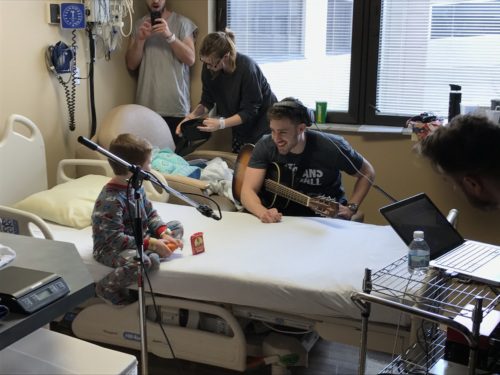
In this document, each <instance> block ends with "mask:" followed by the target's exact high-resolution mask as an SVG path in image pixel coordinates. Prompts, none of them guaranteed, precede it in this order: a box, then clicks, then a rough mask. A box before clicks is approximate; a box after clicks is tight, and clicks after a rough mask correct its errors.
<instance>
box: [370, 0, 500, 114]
mask: <svg viewBox="0 0 500 375" xmlns="http://www.w3.org/2000/svg"><path fill="white" fill-rule="evenodd" d="M381 1H382V13H381V20H380V36H379V38H380V40H379V43H380V44H379V46H380V47H379V53H378V74H377V92H376V97H377V104H376V106H377V108H378V110H380V111H381V113H382V114H388V115H399V116H411V115H415V114H418V113H421V112H424V111H432V112H434V113H436V114H437V115H440V116H443V117H446V116H447V114H448V96H449V91H450V88H449V84H458V85H460V86H462V103H467V104H474V105H481V106H489V104H490V100H491V99H493V98H497V97H500V0H482V1H481V0H479V1H478V0H461V1H458V0H419V1H415V0H381Z"/></svg>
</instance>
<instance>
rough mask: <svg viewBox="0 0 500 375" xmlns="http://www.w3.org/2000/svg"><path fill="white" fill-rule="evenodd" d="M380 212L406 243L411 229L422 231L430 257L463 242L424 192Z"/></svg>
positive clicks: (408, 241)
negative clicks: (429, 250)
mask: <svg viewBox="0 0 500 375" xmlns="http://www.w3.org/2000/svg"><path fill="white" fill-rule="evenodd" d="M380 213H381V214H382V215H384V217H385V218H386V219H387V221H388V222H389V224H390V225H391V226H392V228H393V229H394V230H395V231H396V233H397V234H398V235H399V237H401V239H402V240H403V241H404V243H406V244H407V245H409V244H410V242H411V241H412V239H413V232H414V231H416V230H422V231H424V234H425V241H426V242H427V244H428V245H429V247H430V249H431V260H432V259H436V258H438V257H439V256H441V255H443V254H444V253H446V252H448V251H450V250H452V249H454V248H456V247H457V246H459V245H461V244H462V243H463V242H464V239H463V238H462V236H461V235H460V234H459V233H458V232H457V231H456V229H455V228H454V227H453V225H451V224H450V223H449V222H448V220H446V217H445V216H444V215H443V214H442V213H441V212H440V211H439V209H438V208H437V207H436V205H434V203H433V202H432V201H431V200H430V199H429V197H428V196H427V195H425V194H424V193H420V194H418V195H415V196H413V197H410V198H407V199H403V200H401V201H398V202H396V203H393V204H390V205H388V206H385V207H382V208H381V209H380Z"/></svg>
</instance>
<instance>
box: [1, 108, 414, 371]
mask: <svg viewBox="0 0 500 375" xmlns="http://www.w3.org/2000/svg"><path fill="white" fill-rule="evenodd" d="M14 125H15V126H14ZM17 128H23V129H24V130H23V131H22V132H20V131H19V129H17ZM26 132H27V133H30V134H29V135H28V136H26V135H24V133H26ZM13 144H14V145H15V146H12V145H13ZM44 152H45V151H44V144H43V139H42V137H41V134H40V132H39V130H38V129H37V128H36V126H35V124H33V123H32V122H31V121H29V120H28V119H26V118H24V117H22V116H18V115H13V116H11V117H10V118H9V120H8V122H7V124H6V127H5V129H4V132H3V136H2V138H1V139H0V162H1V172H2V176H6V174H5V171H9V176H11V180H10V181H9V183H2V191H1V194H0V199H1V201H0V204H2V205H12V204H13V203H14V202H17V201H19V200H22V199H23V198H25V197H28V196H29V197H32V196H33V194H32V193H37V192H38V193H42V196H41V197H39V198H38V199H39V200H42V201H44V200H46V198H45V197H44V195H43V194H45V192H46V189H47V186H46V184H47V183H46V175H45V173H46V171H45V155H44ZM80 162H82V161H80ZM62 164H64V163H62ZM28 166H29V168H28ZM40 169H43V173H40ZM13 170H16V173H13V172H12V171H13ZM20 171H30V172H28V173H26V172H23V173H20ZM31 171H37V173H31ZM59 173H60V174H62V172H61V170H60V171H59ZM17 176H19V180H20V181H22V184H23V185H24V186H23V189H20V188H18V187H19V184H17V183H16V182H15V180H16V178H17ZM100 177H101V178H104V177H103V176H100ZM65 179H66V180H67V178H62V177H61V178H60V181H63V180H65ZM102 181H104V182H102ZM71 182H72V181H69V183H71ZM103 183H105V180H100V186H102V184H103ZM64 185H65V184H64V183H63V184H61V185H58V187H60V186H64ZM30 188H31V189H30ZM35 188H36V189H35ZM97 189H98V190H100V189H99V186H98V187H97ZM49 191H50V190H49ZM72 193H73V194H72V195H75V196H77V195H78V191H77V190H76V188H73V190H72ZM35 195H36V194H35ZM56 195H58V196H59V195H61V196H64V195H63V194H61V193H58V194H56ZM52 198H53V197H52ZM52 198H51V199H52ZM70 204H71V203H70V202H65V203H61V204H60V205H59V206H60V207H59V208H61V207H62V209H63V210H64V208H65V207H66V206H68V205H70ZM154 205H155V207H156V209H157V210H158V212H159V213H160V215H161V216H162V217H163V218H164V219H165V220H173V219H176V220H180V221H181V222H182V223H183V224H184V227H185V237H184V243H185V246H184V250H183V251H176V252H175V253H174V254H173V255H172V256H171V257H170V258H169V259H168V260H166V261H164V262H163V263H162V264H161V267H160V270H159V271H158V272H154V273H151V274H150V275H149V278H150V280H151V284H152V288H153V293H154V297H155V298H154V300H155V302H156V304H157V305H158V306H161V307H160V311H161V313H160V316H159V315H158V314H156V313H155V310H154V309H153V308H152V307H151V306H152V302H153V299H152V298H151V296H148V297H147V301H146V302H147V303H146V305H147V306H146V311H147V313H146V315H147V317H148V319H147V337H148V349H149V351H150V352H152V353H154V354H156V355H159V356H162V357H167V358H169V357H172V353H171V350H170V349H169V345H168V343H167V342H166V340H165V337H164V335H163V333H162V330H161V327H160V324H159V322H158V321H159V320H162V321H163V322H164V324H163V327H164V329H165V331H166V334H167V337H168V339H169V342H170V344H171V347H172V349H173V352H174V355H175V356H176V357H177V358H182V359H186V360H191V361H195V362H201V363H205V364H210V365H214V366H220V367H225V368H228V369H234V370H238V371H244V370H245V369H246V368H247V357H248V356H249V355H251V356H263V357H273V356H274V358H278V360H279V359H280V356H279V355H276V353H281V354H283V353H288V352H292V353H293V352H294V351H295V352H297V351H298V350H297V349H296V347H297V345H298V346H300V347H301V348H304V350H303V351H301V350H302V349H301V350H299V351H300V353H299V354H300V355H299V356H298V357H296V358H297V360H296V361H295V363H292V364H297V365H307V349H309V348H310V345H311V344H312V343H313V342H314V340H315V338H317V337H318V335H319V336H320V337H322V338H323V339H326V340H331V341H338V342H343V343H349V344H358V343H359V339H360V337H359V329H360V312H359V310H358V308H357V307H356V306H355V305H353V303H352V301H351V299H350V296H351V293H352V292H353V291H359V290H360V289H361V285H362V279H363V275H364V270H365V268H366V267H368V268H371V269H379V268H382V267H384V266H385V265H387V264H389V263H391V262H392V261H394V260H395V259H398V258H400V257H401V256H402V255H404V253H405V246H404V244H403V242H402V241H401V240H400V239H399V237H398V236H397V235H396V234H395V233H394V232H393V230H392V229H391V228H390V227H389V226H377V225H370V224H363V223H355V222H349V221H343V220H338V219H330V218H304V217H285V218H283V221H282V222H281V223H277V224H263V223H261V222H260V221H259V220H258V219H257V218H256V217H254V216H252V215H249V214H246V213H238V212H224V213H223V217H222V220H220V221H216V220H213V219H211V218H207V217H204V216H202V215H200V214H199V213H198V212H197V211H196V210H195V209H193V208H191V207H188V206H183V205H174V204H169V203H164V202H154ZM16 207H17V206H16ZM23 208H24V209H25V210H27V209H26V207H23ZM32 212H33V211H32ZM1 216H2V212H1V211H0V217H1ZM41 216H42V217H43V216H46V214H45V213H42V215H41ZM70 216H71V215H70ZM45 219H47V217H45ZM46 222H47V226H48V228H49V229H50V231H51V233H52V234H53V237H54V238H55V239H56V240H60V241H68V242H72V243H74V244H75V245H76V247H77V249H78V251H79V253H80V255H81V257H82V259H83V261H84V262H85V264H86V265H87V266H88V268H89V271H90V273H91V274H92V276H93V278H94V280H96V281H97V280H99V279H100V278H102V277H103V276H104V275H105V274H106V273H107V272H109V269H108V268H107V267H105V266H103V265H101V264H99V263H97V262H95V261H94V260H93V258H92V237H91V228H90V227H89V226H84V225H81V223H80V225H79V226H80V228H72V227H69V226H66V225H61V224H57V223H55V222H51V221H46ZM197 232H203V237H204V242H205V249H206V251H205V252H204V253H201V254H198V255H193V254H192V251H191V244H190V241H189V238H190V236H191V235H192V234H194V233H197ZM400 318H401V317H400V315H399V314H397V313H395V312H394V311H392V310H388V309H385V310H382V307H380V309H376V308H374V311H373V312H372V314H371V324H370V330H371V332H370V335H369V337H370V340H371V341H370V345H369V347H371V348H372V349H376V350H380V351H387V352H390V351H392V350H393V347H394V342H395V340H396V342H397V345H396V346H397V347H398V348H400V347H405V346H406V345H407V344H408V336H409V329H408V327H407V321H406V320H405V319H400ZM397 321H400V322H401V323H402V327H400V328H399V329H398V330H397V331H396V330H395V322H397ZM249 322H252V324H253V323H254V322H257V324H262V325H264V326H266V327H268V328H269V327H270V328H271V329H273V330H275V331H289V332H295V333H297V335H294V336H293V337H292V338H290V337H291V336H289V335H284V334H282V333H280V332H272V333H269V334H267V336H266V337H263V338H262V337H261V336H259V335H258V334H257V335H256V336H258V338H259V340H261V341H258V342H257V344H255V345H254V341H253V339H254V337H251V339H250V338H249V334H248V332H247V328H248V326H249ZM283 327H285V328H283ZM72 329H73V331H74V333H75V334H76V336H77V337H79V338H83V339H87V340H92V341H97V342H103V343H109V344H113V345H118V346H123V347H129V348H134V349H140V339H139V331H140V330H139V312H138V304H137V303H134V304H131V305H128V306H126V307H122V308H117V307H113V306H110V305H108V304H106V303H102V302H99V303H90V304H89V305H88V306H85V307H84V308H83V309H82V310H81V311H80V312H79V313H78V314H77V315H76V318H75V319H74V321H73V322H72ZM396 332H397V337H395V334H396ZM290 340H292V341H293V342H291V341H290ZM280 342H283V343H285V344H286V345H284V347H280V344H279V343H280ZM289 348H292V349H289ZM295 354H297V353H295ZM288 364H290V363H289V362H288Z"/></svg>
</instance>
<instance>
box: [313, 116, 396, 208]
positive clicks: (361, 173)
mask: <svg viewBox="0 0 500 375" xmlns="http://www.w3.org/2000/svg"><path fill="white" fill-rule="evenodd" d="M314 125H315V126H316V129H317V130H318V131H319V132H320V134H322V135H323V136H324V137H325V138H326V139H327V140H328V141H330V142H331V143H332V144H333V145H334V146H335V147H336V148H337V150H338V151H339V152H340V153H341V154H342V156H343V157H344V158H345V159H346V160H347V161H348V162H349V164H351V166H352V167H353V168H354V170H355V171H356V172H357V173H358V174H360V175H361V176H363V178H364V179H365V180H367V181H368V182H369V183H370V186H372V187H373V188H374V189H376V190H377V191H378V192H379V193H382V195H384V196H385V197H386V198H387V199H389V200H390V201H391V202H392V203H395V202H397V201H398V200H397V199H396V198H394V197H393V196H392V195H390V194H389V193H388V192H386V191H385V190H384V189H382V188H381V187H380V186H379V185H377V184H376V183H375V182H374V181H373V180H372V179H371V178H370V177H368V176H367V175H365V174H364V173H363V172H361V171H360V170H359V169H358V167H356V166H355V165H354V163H353V162H352V160H351V158H350V157H348V156H347V155H346V154H345V153H344V151H343V150H342V149H341V148H340V147H339V145H338V144H337V143H336V142H335V141H333V140H332V139H331V138H330V137H328V136H327V135H326V134H325V133H324V132H323V130H321V129H320V128H319V126H318V124H317V123H316V122H314Z"/></svg>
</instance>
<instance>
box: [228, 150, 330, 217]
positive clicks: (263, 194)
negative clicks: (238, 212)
mask: <svg viewBox="0 0 500 375" xmlns="http://www.w3.org/2000/svg"><path fill="white" fill-rule="evenodd" d="M253 149H254V145H251V144H246V145H244V146H243V147H242V148H241V150H240V153H239V154H238V157H237V159H236V164H235V168H234V175H233V186H232V191H233V197H234V198H235V199H236V200H238V201H239V202H241V188H242V186H243V178H244V176H245V170H246V168H247V166H248V162H249V161H250V157H251V156H252V152H253ZM292 181H293V178H292V172H291V171H290V170H289V169H288V168H285V167H283V166H282V165H280V164H278V163H272V164H271V165H270V166H269V168H268V169H267V171H266V177H265V180H264V184H263V187H262V189H261V191H260V193H259V196H260V198H261V200H262V203H263V204H264V206H266V207H267V208H272V207H274V208H277V209H283V208H286V207H287V206H288V204H289V203H290V202H295V203H297V204H300V205H302V206H305V207H309V208H310V209H311V210H312V211H313V212H314V213H316V214H318V215H321V216H325V217H335V216H336V215H337V213H338V211H339V204H338V202H337V201H336V200H335V199H334V198H330V197H325V196H320V197H309V196H308V195H306V194H303V193H301V192H299V191H297V190H294V189H293V186H292V187H290V186H289V185H291V182H292Z"/></svg>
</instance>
